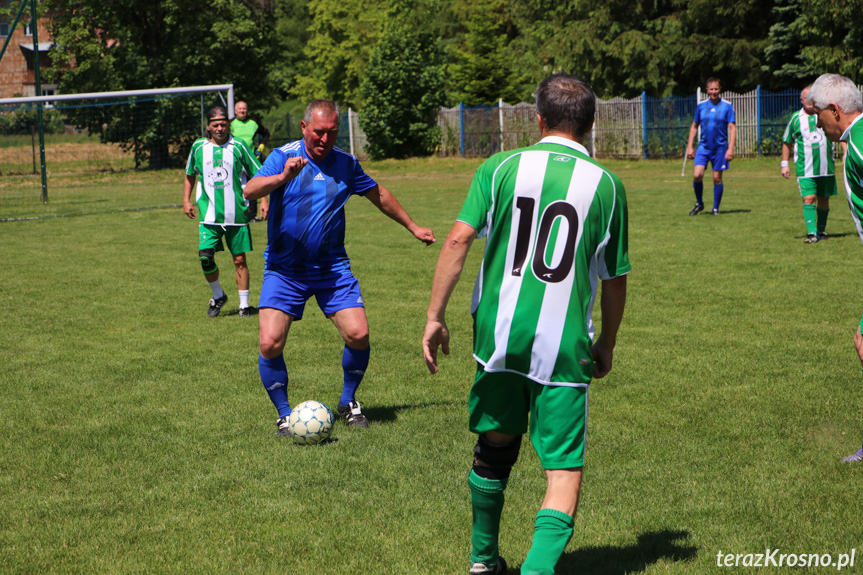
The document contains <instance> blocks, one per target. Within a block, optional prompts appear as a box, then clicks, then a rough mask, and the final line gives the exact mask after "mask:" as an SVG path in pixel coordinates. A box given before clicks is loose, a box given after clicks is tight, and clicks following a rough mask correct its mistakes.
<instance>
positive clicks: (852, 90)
mask: <svg viewBox="0 0 863 575" xmlns="http://www.w3.org/2000/svg"><path fill="white" fill-rule="evenodd" d="M806 102H807V103H808V104H809V105H810V106H815V107H816V108H818V109H819V110H824V109H826V108H827V106H829V105H830V104H836V106H838V107H839V109H840V110H841V111H842V112H844V113H846V114H850V113H853V112H863V95H861V94H860V88H858V87H857V86H856V85H855V84H854V82H852V81H851V79H850V78H846V77H845V76H840V75H839V74H822V75H820V76H818V79H817V80H815V82H814V83H813V84H812V87H811V88H809V94H808V95H807V96H806Z"/></svg>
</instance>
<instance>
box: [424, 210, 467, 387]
mask: <svg viewBox="0 0 863 575" xmlns="http://www.w3.org/2000/svg"><path fill="white" fill-rule="evenodd" d="M474 239H476V230H475V229H473V228H472V227H471V226H469V225H467V224H466V223H464V222H456V223H455V225H454V226H453V227H452V230H450V232H449V235H447V237H446V241H445V242H444V245H443V247H442V248H441V250H440V255H439V256H438V260H437V267H435V272H434V281H433V282H432V293H431V301H429V308H428V312H427V313H426V327H425V332H424V333H423V357H424V358H425V361H426V366H427V367H428V369H429V371H430V372H431V373H437V371H438V367H437V352H438V348H441V349H442V350H443V353H444V355H449V330H448V329H447V326H446V306H447V304H448V303H449V298H450V296H451V295H452V292H453V290H454V289H455V286H456V284H457V283H458V279H459V276H461V271H462V269H463V268H464V262H465V260H466V259H467V253H468V251H470V246H471V244H473V240H474Z"/></svg>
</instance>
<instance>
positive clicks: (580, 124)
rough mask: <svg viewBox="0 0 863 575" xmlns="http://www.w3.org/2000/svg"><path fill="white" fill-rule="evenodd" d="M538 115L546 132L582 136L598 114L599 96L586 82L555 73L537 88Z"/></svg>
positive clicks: (588, 129)
mask: <svg viewBox="0 0 863 575" xmlns="http://www.w3.org/2000/svg"><path fill="white" fill-rule="evenodd" d="M536 112H537V114H539V115H540V116H541V117H542V119H543V121H544V122H545V128H546V131H555V132H564V133H566V134H570V135H572V136H576V137H579V138H580V137H581V136H583V135H584V134H586V133H587V132H589V131H590V127H591V126H592V125H593V119H594V116H595V115H596V95H595V94H594V93H593V90H592V89H591V88H590V86H588V85H587V82H585V81H584V80H582V79H581V78H576V77H575V76H570V75H569V74H554V75H553V76H549V77H548V78H546V79H545V80H543V81H542V82H540V83H539V86H538V87H537V89H536Z"/></svg>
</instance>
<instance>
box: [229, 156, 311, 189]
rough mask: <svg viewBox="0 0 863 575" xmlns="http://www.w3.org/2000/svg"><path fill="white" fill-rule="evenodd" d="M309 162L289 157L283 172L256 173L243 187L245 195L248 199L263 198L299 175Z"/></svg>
mask: <svg viewBox="0 0 863 575" xmlns="http://www.w3.org/2000/svg"><path fill="white" fill-rule="evenodd" d="M307 163H308V160H306V159H305V158H298V157H294V158H288V159H287V160H286V161H285V167H284V169H283V170H282V173H281V174H275V175H273V176H260V175H256V176H255V177H254V178H252V179H251V180H249V182H248V183H247V184H246V187H245V188H244V189H243V197H245V198H246V199H247V200H257V199H259V198H263V197H264V196H266V195H268V194H269V193H270V192H272V191H273V190H275V189H276V188H278V187H280V186H284V185H285V184H287V183H288V182H290V181H291V180H292V179H294V178H295V177H296V176H298V175H299V173H300V172H302V171H303V168H305V167H306V164H307ZM259 173H260V172H259Z"/></svg>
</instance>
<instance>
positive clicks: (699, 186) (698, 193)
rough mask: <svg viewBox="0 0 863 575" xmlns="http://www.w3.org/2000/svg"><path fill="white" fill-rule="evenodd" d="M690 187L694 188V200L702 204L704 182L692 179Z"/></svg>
mask: <svg viewBox="0 0 863 575" xmlns="http://www.w3.org/2000/svg"><path fill="white" fill-rule="evenodd" d="M692 189H694V190H695V201H696V203H699V204H703V203H704V198H703V196H704V182H696V181H694V180H693V181H692Z"/></svg>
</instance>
